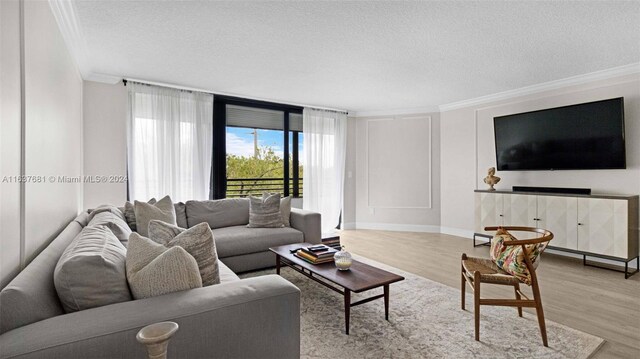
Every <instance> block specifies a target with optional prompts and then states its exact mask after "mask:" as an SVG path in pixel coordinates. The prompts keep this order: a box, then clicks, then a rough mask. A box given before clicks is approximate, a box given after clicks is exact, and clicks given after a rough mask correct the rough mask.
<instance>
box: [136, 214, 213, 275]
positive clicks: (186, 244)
mask: <svg viewBox="0 0 640 359" xmlns="http://www.w3.org/2000/svg"><path fill="white" fill-rule="evenodd" d="M149 238H150V239H151V240H152V241H154V242H157V243H160V244H163V245H164V246H165V247H168V248H171V247H175V246H180V247H182V248H184V249H185V250H186V251H187V252H188V253H189V254H191V255H192V256H193V258H195V259H196V262H198V269H199V270H200V276H201V277H202V286H203V287H206V286H208V285H212V284H219V283H220V273H219V269H218V253H217V252H216V243H215V241H214V240H213V233H211V228H209V225H208V224H207V223H204V222H203V223H200V224H196V225H195V226H193V227H191V228H189V229H183V228H180V227H177V226H174V225H171V224H169V223H165V222H162V221H156V220H153V221H151V222H149Z"/></svg>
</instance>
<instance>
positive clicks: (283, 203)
mask: <svg viewBox="0 0 640 359" xmlns="http://www.w3.org/2000/svg"><path fill="white" fill-rule="evenodd" d="M274 194H278V193H276V192H264V193H263V194H262V200H263V201H264V200H265V199H266V198H267V197H269V196H270V195H274ZM280 214H282V224H284V226H285V227H291V220H290V218H289V217H291V196H286V197H284V198H282V199H280Z"/></svg>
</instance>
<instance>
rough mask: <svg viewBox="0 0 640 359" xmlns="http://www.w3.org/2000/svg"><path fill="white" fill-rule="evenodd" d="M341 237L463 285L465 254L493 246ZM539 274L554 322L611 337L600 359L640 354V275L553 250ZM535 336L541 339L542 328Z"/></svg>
mask: <svg viewBox="0 0 640 359" xmlns="http://www.w3.org/2000/svg"><path fill="white" fill-rule="evenodd" d="M340 238H341V242H342V244H343V245H345V246H346V248H347V250H348V251H350V252H352V253H355V254H358V255H361V256H364V257H367V258H371V259H373V260H376V261H379V262H382V263H385V264H388V265H391V266H394V267H397V268H399V269H402V270H405V271H407V272H410V273H414V274H417V275H420V276H423V277H425V278H428V279H431V280H433V281H436V282H439V283H442V284H445V285H447V286H450V287H454V288H458V289H459V288H460V256H461V255H462V253H467V255H470V256H477V257H486V258H488V257H489V248H488V247H486V246H485V247H476V248H474V247H473V245H472V242H471V240H470V239H466V238H461V237H456V236H450V235H445V234H436V233H408V232H388V231H372V230H344V231H341V233H340ZM633 264H634V265H635V263H633ZM537 273H538V278H539V281H540V291H541V292H542V303H543V306H544V311H545V317H546V318H547V319H548V320H552V321H555V322H557V323H561V324H564V325H566V326H568V327H571V328H574V329H578V330H581V331H584V332H587V333H590V334H593V335H596V336H599V337H601V338H603V339H605V340H606V343H605V344H604V345H603V346H602V347H601V348H600V350H599V351H598V352H597V353H596V354H595V355H594V358H634V359H635V358H640V274H636V275H635V276H633V277H631V278H629V279H627V280H625V279H624V275H623V274H622V273H617V272H613V271H609V270H605V269H598V268H592V267H584V266H583V265H582V261H581V260H580V259H574V258H568V257H566V256H560V255H556V254H552V253H548V252H545V253H544V254H543V255H542V261H541V264H540V266H539V267H538V271H537ZM522 287H525V288H524V290H523V291H524V292H525V293H527V292H528V293H531V291H530V290H529V288H528V287H527V286H522ZM482 294H483V297H485V296H492V295H494V296H495V295H503V296H506V297H507V298H510V297H511V296H512V295H513V290H512V289H511V288H503V287H500V286H491V285H490V286H488V287H486V289H485V286H483V291H482ZM451 300H459V297H455V298H451ZM468 310H469V309H468ZM471 310H473V307H471ZM515 316H517V314H516V311H515V309H514V317H515ZM469 326H473V323H472V322H469ZM531 337H532V339H533V340H536V341H540V334H539V332H535V333H531ZM469 340H473V338H469ZM540 345H542V344H540Z"/></svg>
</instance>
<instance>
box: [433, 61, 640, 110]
mask: <svg viewBox="0 0 640 359" xmlns="http://www.w3.org/2000/svg"><path fill="white" fill-rule="evenodd" d="M637 73H640V62H636V63H632V64H629V65H624V66H618V67H613V68H610V69H606V70H600V71H595V72H590V73H587V74H583V75H577V76H571V77H567V78H564V79H560V80H554V81H549V82H543V83H541V84H536V85H532V86H526V87H521V88H519V89H515V90H509V91H504V92H498V93H495V94H492V95H487V96H480V97H476V98H472V99H468V100H464V101H458V102H452V103H448V104H444V105H440V106H439V110H440V112H445V111H451V110H457V109H460V108H465V107H471V106H477V105H481V104H485V103H488V102H495V101H500V100H506V99H510V98H514V97H519V96H526V95H531V94H535V93H539V92H543V91H549V90H555V89H559V88H563V87H568V86H573V85H580V84H584V83H588V82H592V81H597V80H606V79H610V78H613V77H618V76H624V75H631V74H637Z"/></svg>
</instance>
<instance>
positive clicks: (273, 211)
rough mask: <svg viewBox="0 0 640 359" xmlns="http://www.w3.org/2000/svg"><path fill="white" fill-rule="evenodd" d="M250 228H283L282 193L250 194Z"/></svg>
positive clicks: (248, 225)
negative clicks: (264, 195)
mask: <svg viewBox="0 0 640 359" xmlns="http://www.w3.org/2000/svg"><path fill="white" fill-rule="evenodd" d="M247 227H250V228H281V227H284V225H283V224H282V213H280V194H279V193H276V194H270V195H267V196H266V197H262V198H260V197H253V196H249V224H247Z"/></svg>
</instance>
